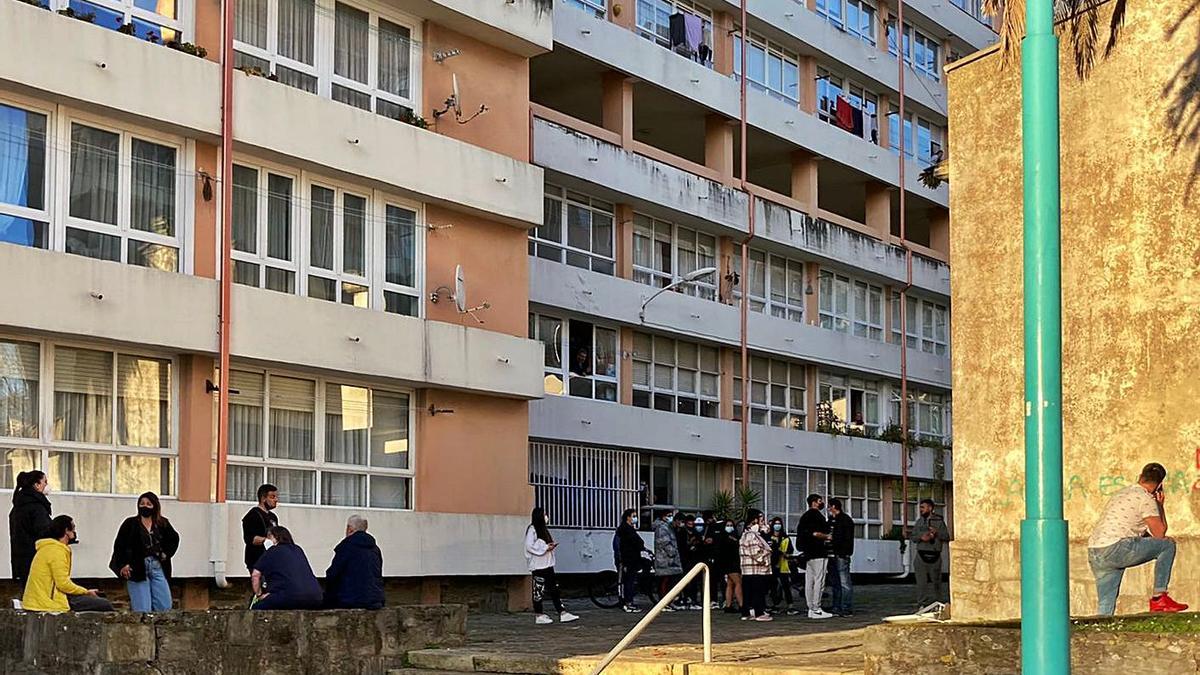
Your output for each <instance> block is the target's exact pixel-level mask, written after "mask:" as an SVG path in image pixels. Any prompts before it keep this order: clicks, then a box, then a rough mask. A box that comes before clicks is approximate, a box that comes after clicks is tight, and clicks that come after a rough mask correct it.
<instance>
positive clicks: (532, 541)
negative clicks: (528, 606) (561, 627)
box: [525, 506, 579, 625]
mask: <svg viewBox="0 0 1200 675" xmlns="http://www.w3.org/2000/svg"><path fill="white" fill-rule="evenodd" d="M529 520H530V523H529V527H527V528H525V560H526V561H528V562H529V573H530V574H531V575H533V611H534V612H536V613H537V616H536V617H534V623H536V624H538V625H545V624H550V623H554V621H553V620H552V619H551V618H550V617H549V616H547V615H546V612H545V608H544V607H543V605H542V601H543V600H544V599H545V598H547V597H549V598H550V600H551V601H552V602H553V603H554V609H556V610H557V611H558V620H559V621H560V622H562V623H570V622H572V621H576V620H578V619H579V617H577V616H575V615H574V614H572V613H570V612H568V611H567V610H566V609H564V608H563V603H562V597H561V595H560V594H559V591H558V579H556V578H555V576H554V549H556V548H558V544H556V543H555V542H554V537H552V536H550V528H549V527H548V526H547V522H546V511H545V510H544V509H543V508H542V507H540V506H539V507H536V508H535V509H534V510H533V513H532V514H531V515H530V518H529Z"/></svg>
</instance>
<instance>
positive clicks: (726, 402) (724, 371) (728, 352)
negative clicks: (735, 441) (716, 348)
mask: <svg viewBox="0 0 1200 675" xmlns="http://www.w3.org/2000/svg"><path fill="white" fill-rule="evenodd" d="M741 358H742V350H741V348H740V347H739V348H736V349H722V350H721V383H720V387H721V419H723V420H731V419H733V408H734V403H733V399H734V396H736V392H735V391H734V384H733V371H734V368H736V367H737V366H736V365H734V364H735V363H736V362H737V361H738V360H740V359H741Z"/></svg>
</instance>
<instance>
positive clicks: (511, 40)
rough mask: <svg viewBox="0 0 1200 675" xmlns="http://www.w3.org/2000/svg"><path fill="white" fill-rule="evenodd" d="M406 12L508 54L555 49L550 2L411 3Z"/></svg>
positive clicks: (451, 0) (425, 0) (457, 0)
mask: <svg viewBox="0 0 1200 675" xmlns="http://www.w3.org/2000/svg"><path fill="white" fill-rule="evenodd" d="M402 4H406V6H405V10H406V11H409V12H411V13H414V14H417V15H419V16H423V17H425V18H427V19H429V20H430V21H434V22H436V23H438V24H441V25H443V26H445V27H447V28H450V29H452V30H455V31H457V32H459V33H462V34H464V35H470V36H472V37H474V38H477V39H479V40H481V41H483V42H486V43H488V44H491V45H493V46H495V47H499V48H500V49H503V50H504V51H507V52H512V53H514V54H520V55H521V56H525V57H530V56H534V55H537V54H540V53H542V52H548V51H550V50H551V49H552V48H553V47H554V36H553V31H552V29H551V27H550V24H551V19H552V17H553V11H552V9H553V7H552V5H553V0H508V1H498V2H479V0H410V2H408V3H402Z"/></svg>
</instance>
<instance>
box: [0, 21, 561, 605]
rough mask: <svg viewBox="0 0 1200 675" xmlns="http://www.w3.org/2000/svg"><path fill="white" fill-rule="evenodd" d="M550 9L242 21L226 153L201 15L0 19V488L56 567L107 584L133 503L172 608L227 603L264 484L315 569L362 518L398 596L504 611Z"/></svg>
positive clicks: (209, 36)
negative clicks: (38, 488)
mask: <svg viewBox="0 0 1200 675" xmlns="http://www.w3.org/2000/svg"><path fill="white" fill-rule="evenodd" d="M551 18H552V12H551V6H550V3H549V1H548V0H386V1H380V2H377V1H374V0H239V1H238V2H237V3H236V13H235V15H234V17H233V21H232V24H233V27H234V28H233V31H232V36H231V39H232V44H231V51H232V54H233V60H232V67H233V68H234V70H232V71H231V74H230V80H229V82H228V85H229V88H230V90H231V93H232V105H231V106H230V108H229V115H230V116H229V118H228V120H227V121H228V122H229V127H230V128H231V136H228V137H224V136H223V135H222V134H223V124H222V122H223V118H222V102H223V98H222V95H223V83H224V80H223V64H222V63H221V62H220V57H221V54H222V51H223V50H222V39H223V37H222V36H223V33H222V18H221V5H220V3H219V2H218V1H217V0H160V1H158V2H149V3H145V2H141V1H139V0H45V1H42V2H39V1H38V0H31V1H30V0H23V1H22V0H0V54H2V56H0V278H3V280H4V283H5V284H6V286H7V287H8V288H9V292H6V293H4V294H2V296H0V457H2V460H3V461H2V470H0V487H8V488H11V487H12V486H13V480H14V477H15V475H16V473H17V472H19V471H22V470H28V469H31V468H40V469H43V470H45V471H46V473H47V474H48V475H49V483H50V485H51V486H52V487H53V489H54V493H53V494H52V496H51V499H52V502H53V505H54V512H55V514H63V513H65V514H70V515H73V516H75V518H76V520H77V523H78V527H79V532H80V540H81V543H80V544H79V545H78V546H76V547H75V559H74V565H75V576H77V577H82V578H99V577H108V576H109V575H110V574H111V573H110V572H109V571H108V569H107V562H108V558H109V552H110V551H111V548H110V547H111V541H112V536H113V534H114V533H115V531H116V528H117V526H118V525H119V523H120V521H121V520H122V519H123V518H125V517H126V516H128V515H130V514H133V513H135V510H136V495H138V494H139V493H141V492H143V491H147V490H149V491H154V492H156V493H158V494H160V495H162V496H163V497H164V509H165V515H167V516H168V517H169V518H170V519H171V520H172V522H173V523H174V524H175V527H176V529H178V530H179V532H180V533H181V535H182V540H183V543H182V546H181V549H180V552H179V554H178V556H177V557H176V559H175V574H176V576H177V577H179V578H181V579H185V580H186V581H185V587H186V593H185V596H186V597H187V598H188V599H189V600H188V601H189V602H195V603H197V604H199V603H203V598H204V594H205V593H206V589H207V588H208V583H209V581H208V579H211V578H213V577H216V578H217V579H218V581H219V583H223V581H224V580H226V578H227V577H228V578H230V579H233V582H234V583H245V582H244V579H242V580H237V579H234V578H235V577H244V576H245V575H246V570H245V568H244V567H243V565H242V540H241V533H240V526H239V521H240V519H241V517H242V514H243V513H245V511H246V510H247V509H248V508H249V507H250V505H251V504H252V503H253V502H254V501H255V489H256V487H257V486H258V485H259V484H260V483H263V482H268V481H269V482H271V483H273V484H275V485H277V486H278V487H279V491H280V498H281V501H282V503H283V504H282V505H281V507H280V509H279V517H280V521H281V523H282V524H284V525H286V526H288V527H289V528H290V529H291V530H292V532H293V533H294V535H295V538H296V540H297V542H298V543H300V544H301V545H302V546H303V547H304V548H305V549H306V551H307V552H308V556H309V558H310V560H311V561H312V563H313V567H314V569H316V571H317V572H318V574H320V573H321V572H322V571H323V570H324V569H325V566H326V565H327V564H328V561H329V559H330V558H331V556H332V553H331V549H332V547H333V546H334V545H335V544H336V543H337V542H338V541H339V540H340V538H341V536H342V532H343V528H344V522H345V518H346V517H347V516H348V515H350V514H352V513H360V514H363V515H365V516H367V517H368V518H369V520H370V525H371V531H372V532H374V533H375V534H376V536H377V538H378V540H379V543H380V546H381V547H382V549H383V554H384V560H385V574H386V575H387V576H389V577H404V578H414V579H420V580H421V581H419V582H418V583H417V584H416V586H415V588H414V590H413V592H414V594H419V597H420V598H421V599H422V600H425V601H436V600H437V599H438V598H439V597H441V593H442V589H443V588H445V589H447V591H446V592H447V593H455V592H460V591H458V590H455V589H456V588H462V587H464V586H463V584H466V583H467V580H479V579H482V580H483V581H482V582H480V583H482V585H480V583H476V585H475V587H474V588H475V589H476V591H473V593H474V595H473V597H474V598H476V599H478V598H479V597H482V596H483V595H485V594H486V593H485V591H489V592H490V591H498V594H499V597H500V599H499V600H497V601H496V602H498V603H500V604H501V605H503V604H504V603H505V602H507V601H506V599H505V594H506V593H510V592H511V599H512V600H513V601H514V602H517V603H518V604H519V603H520V602H522V601H527V600H526V599H525V597H524V596H525V594H524V591H523V589H524V585H523V581H524V577H525V575H526V572H525V567H524V560H523V559H522V556H521V554H520V543H519V542H520V541H521V538H522V536H523V534H524V528H525V525H526V524H527V522H528V514H529V508H530V507H531V505H532V501H533V491H532V488H531V487H530V486H529V485H528V479H527V476H526V461H527V456H528V433H527V431H528V420H529V414H528V402H529V401H530V400H532V399H535V398H538V397H540V396H542V394H543V384H542V380H543V376H544V373H543V368H542V365H541V360H542V354H541V349H540V347H539V346H538V345H537V344H536V343H535V342H533V341H531V340H529V339H528V337H527V328H526V326H527V316H528V314H529V308H528V302H527V299H528V294H527V288H528V286H529V280H528V264H527V261H526V249H527V246H528V244H527V241H528V232H529V230H530V229H531V228H534V227H536V226H540V225H541V224H542V223H543V221H544V219H543V201H544V199H545V196H546V193H545V180H544V177H543V170H542V169H541V168H538V167H536V166H534V165H533V164H531V163H530V161H529V160H530V157H529V151H530V147H531V146H530V133H531V132H530V126H529V101H528V97H527V95H526V92H527V91H528V88H529V73H530V70H529V62H530V58H531V57H535V56H537V55H539V54H542V53H546V52H548V51H549V50H550V49H551V48H552V46H553V34H552V29H551ZM481 112H482V114H479V113H481ZM223 141H225V142H228V143H229V144H230V145H231V147H232V155H231V157H222V156H221V147H222V143H223ZM227 159H228V160H229V161H228V162H227V161H226V160H227ZM225 194H228V195H230V203H228V204H225V203H223V195H225ZM225 207H228V212H229V213H230V220H229V221H228V222H224V221H223V220H222V217H221V215H222V212H223V211H225V210H226V209H225ZM225 230H228V232H230V234H231V236H230V237H229V239H228V240H225V239H224V237H223V231H225ZM226 244H228V249H229V254H228V258H229V259H228V260H227V259H226V254H225V250H226V248H227V247H226V246H225V245H226ZM223 270H229V276H228V277H227V279H228V280H229V281H230V282H231V290H230V295H231V301H230V303H229V307H228V308H227V310H226V314H225V318H226V319H227V320H228V323H229V325H230V330H229V333H228V337H229V363H230V366H229V372H228V375H227V376H224V375H223V374H222V373H220V372H218V370H219V369H218V365H219V363H220V360H221V359H220V356H221V350H222V347H221V341H220V339H219V327H220V321H219V317H220V315H221V313H222V309H223V308H222V301H221V293H220V287H221V278H222V276H223ZM463 310H466V311H463ZM223 396H224V397H226V400H224V401H222V397H223ZM223 404H224V405H227V406H228V423H227V428H228V434H227V436H226V437H225V439H224V445H223V446H222V443H221V441H222V439H220V438H218V428H220V427H219V425H218V420H219V418H220V410H221V407H222V405H223ZM218 485H224V486H225V489H224V490H223V491H222V492H221V493H218V492H217V486H218ZM3 542H4V543H0V548H3V549H5V550H7V538H4V539H3ZM2 574H3V575H5V576H7V575H8V574H9V571H8V569H7V566H6V567H5V569H4V571H3V573H2ZM455 581H458V582H462V583H461V584H458V585H456V584H455V583H453V582H455ZM472 583H475V582H472ZM414 597H415V595H414Z"/></svg>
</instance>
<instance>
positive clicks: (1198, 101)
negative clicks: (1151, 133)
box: [1163, 0, 1200, 200]
mask: <svg viewBox="0 0 1200 675" xmlns="http://www.w3.org/2000/svg"><path fill="white" fill-rule="evenodd" d="M1198 12H1200V0H1193V2H1192V3H1191V4H1190V5H1188V8H1187V11H1186V12H1184V13H1183V14H1182V15H1180V17H1179V20H1178V21H1176V22H1175V23H1174V24H1172V25H1171V26H1169V27H1168V28H1167V31H1166V35H1165V37H1166V38H1167V39H1168V40H1169V39H1171V38H1174V37H1175V35H1176V33H1178V32H1179V31H1180V30H1182V29H1183V25H1184V24H1185V23H1187V22H1188V20H1189V19H1191V18H1192V17H1193V16H1194V15H1196V14H1197V13H1198ZM1198 94H1200V29H1198V30H1197V33H1196V36H1195V38H1194V39H1193V48H1192V50H1191V52H1190V53H1189V54H1188V56H1187V58H1186V59H1184V61H1183V63H1182V64H1181V65H1180V66H1179V69H1178V70H1176V71H1175V75H1174V76H1172V77H1171V79H1170V81H1168V82H1167V84H1166V85H1165V86H1164V87H1163V96H1164V97H1169V98H1170V100H1171V106H1170V107H1169V108H1168V109H1167V125H1168V126H1169V127H1170V129H1171V131H1172V133H1173V134H1174V136H1175V145H1174V150H1175V152H1178V151H1180V150H1181V149H1182V148H1183V147H1184V146H1191V147H1195V148H1196V149H1195V153H1196V156H1195V159H1193V160H1192V173H1191V175H1190V176H1189V177H1188V185H1187V190H1186V191H1185V192H1184V196H1185V197H1186V198H1188V199H1189V200H1190V198H1191V195H1192V189H1193V188H1194V187H1195V185H1196V179H1197V177H1200V95H1198Z"/></svg>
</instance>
